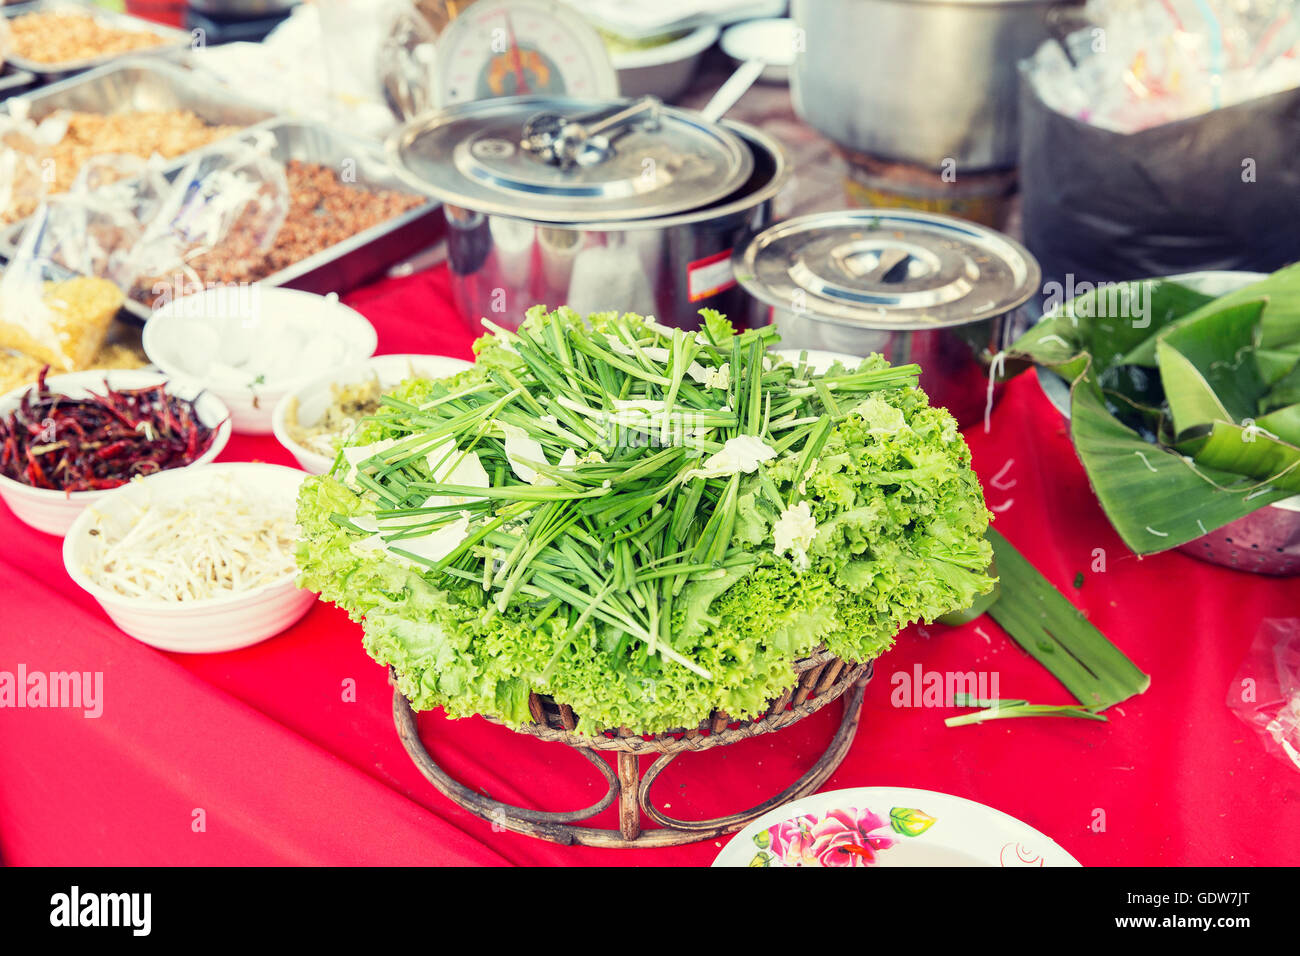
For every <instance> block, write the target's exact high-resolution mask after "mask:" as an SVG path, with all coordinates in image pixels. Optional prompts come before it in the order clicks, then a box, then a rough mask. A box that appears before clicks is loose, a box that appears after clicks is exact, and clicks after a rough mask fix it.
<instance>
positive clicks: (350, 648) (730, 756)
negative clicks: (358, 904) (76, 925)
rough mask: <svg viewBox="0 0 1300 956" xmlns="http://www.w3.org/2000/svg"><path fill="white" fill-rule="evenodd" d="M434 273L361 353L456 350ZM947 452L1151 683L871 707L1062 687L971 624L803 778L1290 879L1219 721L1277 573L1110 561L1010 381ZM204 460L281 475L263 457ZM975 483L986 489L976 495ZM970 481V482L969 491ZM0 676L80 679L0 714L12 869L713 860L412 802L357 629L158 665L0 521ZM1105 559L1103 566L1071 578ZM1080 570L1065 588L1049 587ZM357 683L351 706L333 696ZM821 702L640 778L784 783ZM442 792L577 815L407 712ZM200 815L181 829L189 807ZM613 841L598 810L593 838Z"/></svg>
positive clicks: (503, 762) (378, 680)
mask: <svg viewBox="0 0 1300 956" xmlns="http://www.w3.org/2000/svg"><path fill="white" fill-rule="evenodd" d="M446 284H447V278H446V274H445V272H444V271H442V270H438V271H435V272H431V273H426V274H422V275H418V276H415V277H412V278H410V279H406V280H401V281H390V282H385V283H381V284H379V285H377V286H374V287H372V288H370V289H367V290H364V291H362V292H360V293H357V294H355V295H353V296H352V297H351V299H350V301H351V302H352V304H353V305H355V306H356V307H357V308H359V309H360V310H361V311H362V312H363V313H365V314H366V315H367V316H368V317H369V318H370V319H371V320H372V321H373V322H374V323H375V325H376V327H377V328H378V330H379V345H380V349H379V350H380V351H381V352H443V353H447V354H451V355H459V356H468V355H469V342H470V341H471V339H472V338H473V336H474V334H475V333H474V331H473V330H472V329H471V328H469V327H468V326H467V325H465V324H464V323H463V322H461V321H460V320H459V319H457V318H455V317H454V315H453V313H452V312H451V310H450V307H449V306H448V305H447V302H446V292H447V287H446ZM967 437H968V440H969V441H970V444H971V446H972V448H973V449H974V454H975V464H976V467H977V469H978V470H979V472H980V474H981V475H982V476H983V477H984V479H985V483H986V491H987V495H988V500H989V504H990V506H991V507H992V508H993V509H994V510H995V511H997V512H998V521H997V526H998V528H999V529H1000V530H1001V531H1002V532H1003V533H1004V534H1005V535H1006V536H1007V537H1008V538H1010V539H1011V541H1012V542H1014V543H1015V544H1016V545H1017V546H1018V547H1019V548H1020V549H1021V550H1022V551H1023V552H1024V553H1025V554H1026V555H1027V556H1028V557H1029V558H1030V559H1031V560H1032V561H1034V562H1035V563H1036V564H1037V565H1038V567H1039V568H1040V569H1041V570H1042V571H1043V572H1044V573H1045V574H1047V575H1048V577H1050V578H1051V579H1052V580H1053V582H1055V583H1056V584H1057V585H1058V586H1061V587H1063V588H1064V589H1065V590H1066V592H1067V593H1068V594H1070V595H1071V596H1072V597H1073V599H1074V600H1075V601H1076V602H1077V603H1078V604H1079V605H1080V606H1081V607H1083V608H1084V609H1085V610H1086V612H1087V613H1088V615H1089V616H1090V618H1091V619H1092V620H1093V621H1094V622H1095V623H1096V624H1097V625H1098V626H1100V627H1101V629H1102V630H1103V631H1105V632H1106V633H1107V634H1108V635H1110V636H1111V637H1112V639H1114V640H1115V641H1116V642H1117V643H1118V644H1119V645H1120V646H1121V647H1122V648H1124V650H1125V651H1127V652H1128V654H1129V655H1130V656H1131V657H1132V658H1133V659H1134V660H1135V661H1136V662H1137V663H1138V665H1139V666H1141V667H1142V668H1143V669H1144V670H1146V671H1147V672H1148V673H1150V674H1151V675H1152V686H1151V689H1150V691H1148V692H1147V693H1146V694H1145V695H1144V696H1142V697H1139V698H1137V699H1135V700H1132V701H1129V702H1128V703H1126V704H1124V705H1122V706H1120V707H1119V708H1116V709H1115V711H1113V712H1112V719H1111V722H1110V723H1105V724H1103V723H1094V722H1087V721H1077V720H1060V719H1056V720H1052V719H1031V720H1005V721H995V722H992V723H990V724H987V725H984V726H976V727H962V728H952V729H949V728H946V727H945V726H944V725H943V718H944V717H945V716H949V715H950V714H951V713H952V712H951V711H947V710H943V709H934V708H900V707H893V706H891V704H890V690H891V681H890V678H891V675H892V674H894V673H896V672H899V671H906V672H911V671H912V669H913V667H914V665H917V664H919V665H920V666H921V667H922V668H923V669H924V670H927V671H940V672H944V671H951V670H957V671H967V670H972V669H973V670H977V671H978V670H983V671H996V672H997V673H998V675H999V678H1000V689H1001V693H1002V696H1004V697H1024V698H1029V699H1031V700H1033V701H1035V702H1042V703H1054V702H1059V703H1065V702H1067V701H1068V695H1067V694H1066V692H1065V691H1064V689H1063V688H1061V687H1060V686H1059V685H1058V684H1057V683H1056V682H1055V681H1054V679H1053V678H1052V677H1051V676H1050V675H1048V674H1047V673H1046V672H1045V671H1044V670H1043V669H1042V668H1041V667H1039V666H1038V665H1037V664H1036V663H1034V662H1033V661H1032V660H1030V659H1029V657H1028V656H1027V655H1025V654H1024V653H1023V652H1021V651H1020V650H1019V649H1018V648H1017V647H1016V646H1015V645H1014V644H1012V643H1010V642H1009V641H1008V640H1007V638H1006V637H1005V636H1004V635H1003V634H1002V632H1001V631H1000V630H999V629H998V628H997V626H996V625H995V624H993V623H992V622H991V621H990V620H989V619H988V618H981V619H980V620H979V621H977V622H975V623H974V624H971V625H967V626H966V627H964V628H961V629H957V630H949V629H945V628H941V627H933V628H930V629H927V631H922V630H920V629H912V630H909V631H908V632H906V633H904V634H903V635H901V636H900V638H899V641H898V645H897V647H896V648H895V649H894V650H893V651H891V652H890V653H889V654H888V655H887V656H885V657H884V658H883V659H882V660H881V661H879V662H878V664H877V668H876V678H875V680H874V681H873V682H872V684H871V685H870V686H869V687H868V689H867V695H866V704H865V707H864V712H863V719H862V727H861V730H860V731H859V733H858V737H857V740H856V741H855V743H854V744H853V748H852V750H851V752H850V754H849V756H848V759H847V760H845V762H844V764H843V765H842V766H841V767H840V769H839V771H838V772H837V773H836V774H835V776H834V777H832V778H831V780H830V782H829V784H828V785H827V786H828V787H831V788H837V787H854V786H868V785H896V786H909V787H922V788H927V789H933V790H941V791H946V792H948V793H953V794H957V795H960V796H963V797H968V798H970V799H973V800H977V801H980V802H982V803H986V804H989V805H990V806H993V807H996V808H998V809H999V810H1003V811H1006V812H1007V813H1010V814H1012V815H1014V816H1016V817H1019V818H1020V819H1022V820H1024V821H1025V822H1027V823H1029V824H1031V825H1032V826H1035V827H1037V828H1039V829H1040V830H1042V831H1044V832H1045V833H1047V834H1049V835H1050V836H1052V837H1054V838H1055V839H1056V840H1057V841H1058V842H1059V843H1060V844H1061V845H1062V846H1064V847H1065V848H1066V849H1067V850H1069V851H1070V852H1071V853H1073V854H1074V855H1075V856H1076V857H1078V858H1079V860H1080V861H1082V862H1083V863H1084V864H1094V865H1101V864H1162V863H1163V864H1216V863H1235V864H1269V863H1272V864H1297V863H1300V825H1297V824H1298V822H1300V812H1298V811H1300V775H1298V774H1297V773H1296V772H1295V771H1294V770H1290V769H1288V768H1287V767H1285V766H1284V765H1283V764H1282V763H1281V762H1280V761H1278V760H1277V759H1275V758H1273V757H1271V756H1269V755H1267V754H1266V753H1265V752H1264V749H1263V746H1262V745H1261V743H1260V741H1259V740H1258V739H1257V738H1256V736H1255V734H1254V732H1253V731H1252V730H1251V729H1249V728H1248V727H1247V726H1246V725H1244V724H1243V723H1241V722H1240V721H1238V720H1237V719H1236V717H1234V716H1233V714H1232V713H1231V712H1230V711H1229V710H1228V708H1227V707H1226V706H1225V704H1224V700H1225V695H1226V692H1227V687H1228V683H1229V681H1230V680H1231V679H1232V677H1233V675H1234V673H1235V671H1236V668H1237V665H1238V664H1239V662H1240V661H1241V659H1242V657H1243V656H1244V655H1245V653H1246V649H1247V647H1248V646H1249V644H1250V642H1251V639H1252V636H1253V635H1254V633H1255V630H1256V628H1257V627H1258V625H1259V623H1260V621H1261V620H1262V619H1263V618H1265V617H1284V616H1300V593H1298V592H1297V588H1296V584H1295V581H1294V580H1291V581H1287V580H1271V579H1268V578H1263V577H1257V576H1254V575H1249V574H1244V573H1240V572H1235V571H1231V570H1226V569H1222V568H1217V567H1212V566H1209V565H1205V564H1201V563H1198V562H1196V561H1194V560H1192V559H1190V558H1187V557H1184V556H1183V555H1180V554H1167V555H1162V556H1158V557H1154V558H1147V559H1145V560H1139V559H1137V558H1135V557H1133V556H1132V555H1130V554H1128V553H1127V552H1126V550H1125V549H1124V547H1123V545H1122V544H1121V543H1120V541H1119V539H1118V537H1117V536H1116V535H1115V533H1114V532H1113V531H1112V530H1111V528H1110V526H1109V525H1108V524H1107V522H1106V520H1105V518H1104V517H1103V515H1102V514H1101V512H1100V510H1099V509H1098V507H1097V505H1096V503H1095V501H1094V499H1093V497H1092V495H1091V493H1090V492H1089V490H1088V485H1087V482H1086V480H1085V478H1084V475H1083V472H1082V471H1081V469H1080V467H1079V465H1078V462H1077V461H1076V459H1075V457H1074V453H1073V451H1072V449H1071V447H1070V443H1069V441H1068V439H1067V437H1066V435H1065V432H1064V430H1063V428H1062V422H1061V420H1060V418H1059V416H1057V414H1056V413H1055V412H1054V411H1053V410H1052V408H1051V407H1050V406H1049V405H1048V404H1047V402H1046V401H1045V400H1044V399H1043V397H1042V396H1041V394H1040V393H1039V391H1038V388H1037V385H1036V383H1035V382H1034V380H1033V377H1032V376H1022V377H1021V378H1020V379H1018V380H1016V381H1015V382H1013V383H1012V385H1011V386H1010V388H1009V389H1008V391H1007V394H1006V397H1005V399H1004V400H1003V401H1002V403H1001V404H1000V405H999V406H998V408H997V409H996V411H995V412H994V415H993V420H992V431H991V433H990V434H988V435H985V434H983V431H982V429H971V430H970V432H969V434H968V436H967ZM222 457H223V459H224V460H229V461H235V460H247V459H259V460H264V461H271V462H279V463H284V464H291V463H292V462H291V459H290V458H289V456H288V455H287V453H285V452H284V451H283V450H281V449H280V448H279V446H278V445H277V444H276V443H275V441H274V440H273V439H270V438H246V437H236V438H235V439H234V440H232V441H231V443H230V446H229V447H228V449H227V450H226V452H225V454H224V455H223V456H222ZM995 476H996V478H997V480H996V482H993V481H991V479H993V478H994V477H995ZM995 485H996V486H995ZM0 540H3V545H2V546H0V551H2V554H3V558H2V560H0V588H2V591H3V612H2V616H0V621H2V622H3V623H0V671H9V672H15V671H16V670H17V667H18V666H19V665H20V664H21V665H25V666H26V668H27V670H28V672H32V671H45V672H49V671H65V670H82V671H102V672H103V674H104V710H103V715H102V716H101V717H99V718H97V719H89V718H86V717H84V716H82V714H81V712H79V711H69V710H58V709H48V710H39V709H19V710H0V855H2V857H3V859H4V860H5V861H6V862H10V863H48V864H86V863H107V864H119V863H136V864H139V863H207V864H232V863H250V864H257V863H471V862H472V863H505V862H514V863H595V864H612V863H621V864H628V863H636V864H649V865H654V864H705V863H708V862H709V861H710V860H711V859H712V857H713V856H714V854H716V853H717V851H718V848H719V846H720V843H718V842H714V841H709V842H705V843H702V844H697V845H694V846H689V847H682V848H676V849H663V850H636V851H626V850H596V849H588V848H569V847H559V846H555V845H552V844H548V843H543V842H540V841H537V840H533V839H530V838H528V837H523V836H517V835H514V834H511V833H508V832H495V831H494V830H493V828H492V827H491V826H490V825H489V824H487V823H484V822H482V821H480V820H478V819H477V818H475V817H473V816H471V815H470V814H468V813H465V812H463V811H461V810H460V809H458V808H457V807H455V806H454V805H453V804H451V803H450V802H449V801H448V800H446V799H444V798H443V797H442V796H441V795H440V794H438V793H437V792H436V791H435V790H434V789H433V787H432V786H431V785H429V784H428V783H427V782H426V781H425V780H424V779H423V778H422V777H421V776H420V774H419V773H418V772H417V770H416V769H415V767H414V765H413V764H412V763H411V761H410V760H409V759H408V758H407V756H406V754H405V752H404V751H403V750H402V748H401V745H400V744H399V743H398V740H397V737H396V734H395V732H394V729H393V724H392V716H391V696H390V690H389V687H388V684H387V680H386V675H385V672H384V670H383V668H381V667H380V666H379V665H377V664H375V663H373V662H372V661H371V660H370V659H369V658H367V657H366V655H365V654H364V652H363V651H362V649H361V641H360V630H359V627H358V626H357V625H354V624H352V623H351V622H350V621H348V620H347V618H346V617H345V616H344V615H343V614H342V613H341V612H339V611H337V610H336V609H334V608H332V607H328V606H326V605H323V604H319V605H317V606H316V607H315V608H314V609H313V610H312V611H311V612H310V613H309V614H308V615H307V617H306V618H304V619H303V620H302V622H301V623H299V624H298V625H297V626H296V627H294V628H292V629H291V630H289V631H288V632H286V633H284V634H282V635H280V636H279V637H277V638H274V639H273V640H270V641H267V642H265V643H263V644H261V645H258V646H256V647H252V648H249V649H247V650H243V651H238V652H235V653H229V654H213V655H200V656H186V655H176V654H164V653H160V652H158V651H155V650H153V649H151V648H149V647H146V646H144V645H142V644H139V643H137V642H136V641H134V640H132V639H131V638H129V637H127V636H126V635H124V634H123V633H121V632H120V631H118V630H117V629H116V628H115V627H114V626H113V625H112V624H111V623H110V622H109V620H108V618H107V617H106V616H105V615H104V614H103V612H102V611H101V610H100V609H99V607H98V606H97V605H96V604H95V603H94V602H93V601H92V600H90V598H89V597H88V596H87V595H85V594H83V593H82V592H81V591H79V590H78V589H77V588H76V587H74V586H73V584H72V582H71V581H70V580H69V579H68V577H67V575H66V574H65V573H64V571H63V566H62V563H61V559H60V542H59V540H58V539H56V538H53V537H50V536H48V535H44V534H41V533H39V532H36V531H33V530H31V529H30V528H27V527H26V526H24V525H22V524H21V523H19V522H18V521H17V520H15V519H14V518H13V517H12V516H11V515H10V514H9V513H8V512H7V510H5V511H3V513H0ZM1098 549H1100V552H1101V553H1104V559H1105V570H1104V571H1093V570H1092V568H1093V566H1094V563H1095V559H1096V555H1097V554H1098V553H1099V552H1098ZM1079 572H1082V573H1083V576H1084V583H1083V586H1082V588H1080V589H1079V590H1075V589H1074V587H1073V581H1074V578H1075V575H1076V574H1077V573H1079ZM352 681H355V688H356V690H355V700H351V699H346V698H347V696H348V695H346V694H345V690H344V689H345V685H348V684H349V683H350V682H352ZM837 712H838V707H830V708H827V709H826V710H824V711H822V712H821V713H819V714H817V715H816V716H814V717H812V718H810V719H807V720H805V721H803V722H802V723H800V724H798V725H796V726H795V727H792V728H790V729H788V730H785V731H782V732H781V733H779V734H774V735H769V736H765V737H762V738H757V739H754V740H750V741H746V742H744V743H741V744H737V745H734V746H731V747H727V748H725V749H720V750H714V751H710V752H708V753H704V754H696V755H686V756H684V757H681V758H679V759H678V761H677V763H676V764H674V766H673V767H672V768H670V769H669V770H668V771H667V772H666V774H665V775H664V777H663V778H661V781H660V783H659V785H658V791H659V794H660V799H661V800H662V801H664V802H665V803H667V804H669V805H670V810H669V812H671V813H673V814H674V815H677V816H680V817H692V816H695V817H702V816H706V815H707V816H713V815H718V814H722V813H727V812H731V811H733V810H736V809H739V808H741V807H745V806H751V805H753V804H756V803H758V802H760V801H762V800H763V799H766V798H767V797H768V796H770V795H771V794H773V793H775V792H777V791H778V790H780V789H782V788H783V787H785V786H786V785H787V784H788V783H789V782H790V781H792V780H793V779H795V777H797V776H798V775H799V774H800V773H802V772H803V770H805V769H806V768H807V767H808V766H809V765H810V764H811V762H812V760H814V759H815V756H816V755H817V754H819V753H820V752H821V749H822V748H823V747H824V746H825V743H826V742H827V740H828V739H829V734H830V733H831V731H832V729H833V727H834V725H835V722H836V720H837V719H838V713H837ZM422 728H423V731H424V736H425V739H426V742H428V743H429V744H430V747H431V749H432V751H433V753H434V754H435V756H436V757H437V758H438V759H439V760H440V761H441V762H442V763H443V765H444V766H445V767H446V768H447V769H448V770H449V771H450V772H452V773H453V774H455V775H457V776H458V777H459V778H460V779H462V780H464V781H466V782H467V783H469V784H470V785H472V786H474V787H476V788H478V789H480V790H481V791H482V792H484V793H487V794H489V795H491V796H493V797H496V798H499V799H504V800H508V801H512V802H515V803H522V804H525V805H532V806H536V807H539V808H543V809H573V808H576V807H580V806H587V805H589V804H591V803H593V802H594V801H595V799H596V797H597V796H598V795H599V794H600V793H603V788H604V784H603V782H602V781H601V780H600V779H599V778H598V776H597V775H596V774H595V772H594V770H593V769H592V768H591V767H590V766H589V765H588V764H587V763H586V762H585V761H584V760H583V759H582V758H581V756H579V755H578V754H576V753H573V752H571V751H569V750H568V749H566V748H565V747H563V746H561V745H558V744H547V743H541V742H539V741H536V740H533V739H532V738H528V737H523V736H520V735H516V734H513V733H512V732H510V731H509V730H506V729H504V728H501V727H497V726H494V725H491V724H488V723H487V722H485V721H483V720H480V719H477V718H475V719H472V720H463V721H458V722H453V721H448V720H446V719H445V718H443V717H441V716H440V715H434V714H429V715H425V716H424V717H423V718H422ZM199 811H201V812H199ZM598 822H599V823H601V824H602V825H605V826H616V825H617V824H616V822H615V820H614V818H613V811H609V812H607V813H606V815H605V816H604V818H603V819H602V820H600V821H598Z"/></svg>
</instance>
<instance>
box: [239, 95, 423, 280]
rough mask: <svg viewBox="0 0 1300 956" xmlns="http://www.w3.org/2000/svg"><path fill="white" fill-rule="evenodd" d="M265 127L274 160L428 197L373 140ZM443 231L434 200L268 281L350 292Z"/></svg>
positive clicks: (282, 125) (307, 127)
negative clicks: (318, 166) (346, 173)
mask: <svg viewBox="0 0 1300 956" xmlns="http://www.w3.org/2000/svg"><path fill="white" fill-rule="evenodd" d="M261 128H262V129H268V130H270V131H271V132H272V134H273V135H274V136H275V141H276V145H275V148H274V149H273V150H272V153H271V155H272V156H274V157H275V158H276V159H278V160H280V161H281V162H288V161H289V160H291V159H298V160H303V161H305V162H311V163H320V164H322V165H324V166H328V167H330V168H331V169H333V170H336V171H338V170H342V169H350V170H352V172H353V173H354V176H353V177H352V179H351V180H350V182H349V185H356V186H360V187H361V188H363V189H393V190H397V191H398V192H404V193H416V194H418V195H423V193H420V192H419V191H418V190H413V189H411V188H410V186H408V185H407V184H406V183H405V182H404V181H403V179H402V177H400V176H399V175H398V174H397V172H396V171H395V170H394V169H393V167H392V166H390V165H389V163H388V161H387V159H386V158H385V157H384V154H383V150H382V149H380V148H379V146H378V145H375V144H373V143H371V142H370V141H369V140H364V139H361V138H359V137H355V136H351V135H349V134H347V133H344V132H342V131H340V130H336V129H334V128H333V127H331V126H326V125H324V124H322V123H311V122H303V121H297V120H273V121H272V122H270V123H267V124H265V125H264V126H262V127H261ZM442 228H443V226H442V216H441V215H440V214H439V211H438V204H437V203H436V202H433V201H432V200H430V201H429V202H426V203H423V204H422V205H420V206H417V207H416V208H414V209H412V210H410V211H408V212H405V213H403V214H402V215H400V216H398V217H396V218H394V219H390V220H388V221H387V222H381V223H378V224H377V225H374V226H372V227H371V228H369V229H366V230H364V231H362V232H359V233H357V234H356V235H354V236H351V237H350V238H348V239H345V240H343V241H342V242H340V243H336V244H335V245H333V246H330V247H329V248H328V249H324V250H322V251H320V252H318V253H316V255H314V256H309V257H307V258H306V259H303V260H302V261H301V262H297V263H294V264H293V265H291V266H289V267H288V268H287V269H282V270H280V271H279V272H275V273H272V274H271V275H269V276H267V277H266V278H265V279H263V280H262V282H264V283H265V284H267V285H273V286H284V287H285V288H288V289H301V290H303V291H305V292H316V293H321V294H324V293H327V292H338V293H340V294H342V293H344V292H349V291H351V290H352V289H355V288H357V287H358V286H361V285H364V284H366V283H367V282H370V281H371V280H373V279H376V278H378V277H380V276H382V275H383V274H384V273H385V272H386V271H387V270H388V267H389V266H391V265H393V264H395V263H398V262H401V261H402V260H404V259H407V258H409V257H410V256H412V255H415V254H416V253H418V252H422V251H424V250H425V249H427V248H428V247H429V246H431V245H433V244H434V243H435V242H437V241H438V239H439V238H440V235H441V231H442Z"/></svg>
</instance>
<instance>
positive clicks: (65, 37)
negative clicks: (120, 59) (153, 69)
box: [9, 10, 163, 66]
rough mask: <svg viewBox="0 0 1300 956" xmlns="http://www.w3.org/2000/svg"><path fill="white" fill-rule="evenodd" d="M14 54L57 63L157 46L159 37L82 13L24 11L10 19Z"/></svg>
mask: <svg viewBox="0 0 1300 956" xmlns="http://www.w3.org/2000/svg"><path fill="white" fill-rule="evenodd" d="M9 27H10V34H11V35H12V37H13V54H14V56H19V57H23V58H24V59H27V60H31V61H32V62H34V63H43V64H47V65H51V66H57V65H58V64H60V63H75V62H77V61H78V60H89V59H94V58H96V57H101V56H113V55H116V54H118V53H130V52H131V51H133V50H144V49H148V48H149V47H154V46H161V45H162V42H163V39H162V37H160V36H158V35H157V34H154V33H148V32H145V31H143V30H123V29H120V28H118V27H113V26H109V25H108V24H107V23H103V22H101V21H100V20H98V19H97V18H95V17H93V16H91V15H90V14H86V13H76V12H70V11H61V10H59V11H41V12H37V13H24V14H22V15H21V16H17V17H14V18H13V19H12V20H11V21H10V23H9Z"/></svg>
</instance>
